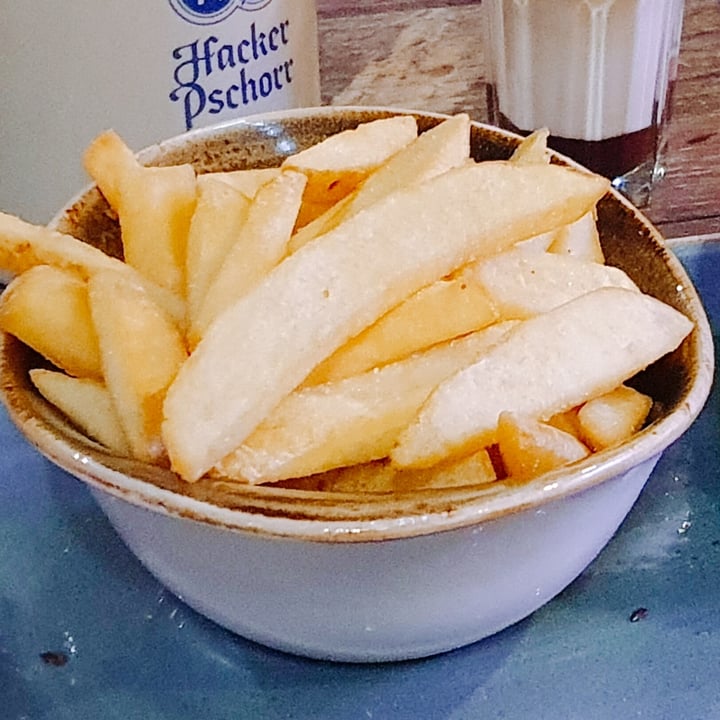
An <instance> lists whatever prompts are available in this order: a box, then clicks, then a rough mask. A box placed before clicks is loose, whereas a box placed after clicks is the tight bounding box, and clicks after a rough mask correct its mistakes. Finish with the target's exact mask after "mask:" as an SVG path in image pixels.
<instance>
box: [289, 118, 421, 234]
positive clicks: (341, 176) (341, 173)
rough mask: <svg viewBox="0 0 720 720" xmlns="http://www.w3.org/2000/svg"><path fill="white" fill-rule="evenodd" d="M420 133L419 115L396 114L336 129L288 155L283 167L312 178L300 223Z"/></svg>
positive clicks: (339, 196)
mask: <svg viewBox="0 0 720 720" xmlns="http://www.w3.org/2000/svg"><path fill="white" fill-rule="evenodd" d="M416 137H417V121H416V120H415V118H414V117H413V116H412V115H395V116H392V117H389V118H382V119H379V120H374V121H371V122H367V123H362V124H361V125H359V126H358V127H357V128H355V129H352V130H345V131H343V132H339V133H336V134H335V135H331V136H330V137H328V138H326V139H325V140H322V141H321V142H318V143H315V144H314V145H311V146H310V147H308V148H306V149H304V150H301V151H300V152H298V153H295V154H294V155H291V156H290V157H288V158H286V159H285V161H284V162H283V164H282V168H283V170H294V171H296V172H301V173H303V174H304V175H305V176H306V177H307V179H308V182H307V187H306V188H305V193H304V196H303V206H302V208H301V215H300V217H299V218H298V226H303V225H306V224H307V223H308V222H310V221H311V220H314V219H315V217H317V216H318V215H320V214H322V213H323V212H324V211H326V210H328V209H329V208H330V207H332V206H333V205H334V204H335V203H337V202H338V201H340V200H342V199H343V198H344V197H345V196H346V195H349V194H350V193H351V192H352V191H353V190H354V189H355V188H356V187H357V186H358V185H359V184H360V183H361V182H362V181H363V180H365V178H367V177H368V175H370V174H371V173H372V172H374V171H375V170H377V169H378V168H379V167H380V166H381V165H383V164H384V163H385V162H387V160H388V159H389V158H390V157H392V156H393V155H395V153H397V152H398V151H399V150H402V148H404V147H405V146H407V145H408V144H409V143H410V142H411V141H412V140H414V139H415V138H416Z"/></svg>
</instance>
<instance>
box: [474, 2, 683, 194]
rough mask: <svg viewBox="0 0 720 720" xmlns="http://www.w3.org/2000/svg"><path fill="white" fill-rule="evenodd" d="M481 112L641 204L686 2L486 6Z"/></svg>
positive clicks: (660, 135) (654, 165) (658, 149)
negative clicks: (537, 134)
mask: <svg viewBox="0 0 720 720" xmlns="http://www.w3.org/2000/svg"><path fill="white" fill-rule="evenodd" d="M482 4H483V7H484V8H485V10H484V11H485V13H486V18H485V19H486V28H487V67H488V115H489V118H490V122H492V123H493V124H495V125H499V126H500V127H503V128H506V129H510V130H514V131H517V132H521V133H523V134H526V133H527V132H530V131H532V130H535V129H538V128H541V127H546V128H548V129H549V130H550V133H551V137H550V141H549V143H550V146H551V147H553V148H554V149H556V150H558V151H559V152H561V153H563V154H565V155H567V156H569V157H571V158H573V159H574V160H576V161H578V162H579V163H581V164H583V165H585V166H587V167H588V168H590V169H591V170H594V171H596V172H598V173H600V174H602V175H606V176H607V177H609V178H611V179H612V181H613V184H614V185H615V187H616V188H618V189H619V190H620V191H621V192H623V193H624V194H625V195H626V196H627V197H628V198H629V199H630V200H631V201H633V202H634V203H635V204H636V205H638V206H644V205H646V204H647V203H648V202H649V199H650V192H651V190H652V187H653V185H654V183H655V182H657V181H658V180H659V179H660V178H661V177H662V176H663V174H664V172H665V166H664V152H665V148H666V144H667V136H666V132H665V131H666V128H667V124H668V121H669V120H670V111H671V106H672V94H673V85H674V82H675V79H676V75H677V58H678V51H679V46H680V34H681V28H682V18H683V0H483V3H482Z"/></svg>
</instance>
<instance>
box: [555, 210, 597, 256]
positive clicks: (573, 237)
mask: <svg viewBox="0 0 720 720" xmlns="http://www.w3.org/2000/svg"><path fill="white" fill-rule="evenodd" d="M548 252H552V253H557V254H558V255H571V256H572V257H575V258H578V259H579V260H586V261H588V262H596V263H600V264H602V263H604V262H605V254H604V253H603V249H602V245H601V244H600V234H599V233H598V229H597V218H596V213H595V210H593V211H592V212H589V213H587V214H586V215H583V216H582V217H581V218H580V219H579V220H577V221H576V222H574V223H570V225H565V227H562V228H560V229H559V230H557V231H556V232H555V233H553V239H552V242H551V243H550V245H549V246H548Z"/></svg>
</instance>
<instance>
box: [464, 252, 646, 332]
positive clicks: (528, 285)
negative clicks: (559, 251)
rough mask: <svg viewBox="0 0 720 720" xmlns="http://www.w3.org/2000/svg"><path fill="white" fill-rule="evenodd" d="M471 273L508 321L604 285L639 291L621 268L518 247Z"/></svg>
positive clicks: (550, 306)
mask: <svg viewBox="0 0 720 720" xmlns="http://www.w3.org/2000/svg"><path fill="white" fill-rule="evenodd" d="M468 274H469V275H472V276H473V277H474V279H475V282H477V283H479V285H480V286H481V287H483V288H484V289H485V292H486V293H487V295H488V297H489V298H490V300H491V302H492V303H493V304H494V305H495V307H496V308H497V312H498V315H499V316H500V317H502V318H503V319H506V320H508V319H520V320H522V319H525V318H529V317H532V316H533V315H537V314H538V313H542V312H547V311H548V310H552V309H553V308H554V307H557V306H558V305H561V304H562V303H565V302H568V300H572V299H573V298H576V297H578V296H580V295H584V294H585V293H587V292H590V291H591V290H596V289H597V288H600V287H621V288H626V289H628V290H635V291H638V287H637V285H635V283H634V282H633V281H632V280H631V279H630V278H629V277H628V275H627V274H626V273H625V272H624V271H622V270H620V268H616V267H612V266H610V265H599V264H598V263H596V262H588V261H584V260H578V259H576V258H575V257H572V256H569V255H556V254H553V253H542V252H539V253H530V252H526V251H525V250H523V249H517V248H513V249H511V250H508V251H506V252H504V253H500V254H499V255H495V256H494V257H490V258H486V259H484V260H481V261H479V262H478V263H476V264H475V265H474V266H472V268H471V270H470V271H469V273H468Z"/></svg>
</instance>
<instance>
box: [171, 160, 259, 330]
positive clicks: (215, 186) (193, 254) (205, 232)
mask: <svg viewBox="0 0 720 720" xmlns="http://www.w3.org/2000/svg"><path fill="white" fill-rule="evenodd" d="M197 184H198V199H197V205H196V206H195V212H194V213H193V217H192V220H191V222H190V229H189V231H188V242H187V252H186V256H185V282H186V289H185V295H186V298H187V314H188V325H189V326H190V327H192V325H193V322H196V319H197V317H198V315H199V313H200V307H201V306H202V304H203V302H204V301H205V296H206V295H207V292H208V288H209V287H210V285H211V283H212V281H213V279H214V278H215V276H216V275H217V273H218V270H219V269H220V267H221V266H222V264H223V261H224V259H225V257H226V256H227V254H228V252H229V250H230V248H231V247H232V246H233V244H234V243H235V241H236V240H237V238H238V236H239V235H240V231H241V230H242V228H243V226H244V225H245V223H246V222H247V218H248V212H249V210H250V204H251V202H252V201H251V199H250V197H248V196H247V195H245V194H244V193H243V192H241V191H240V190H238V189H237V188H236V187H235V186H234V185H232V184H231V183H227V182H225V181H224V180H222V179H220V178H218V177H217V176H216V174H214V173H213V174H208V175H200V176H199V177H198V180H197Z"/></svg>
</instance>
